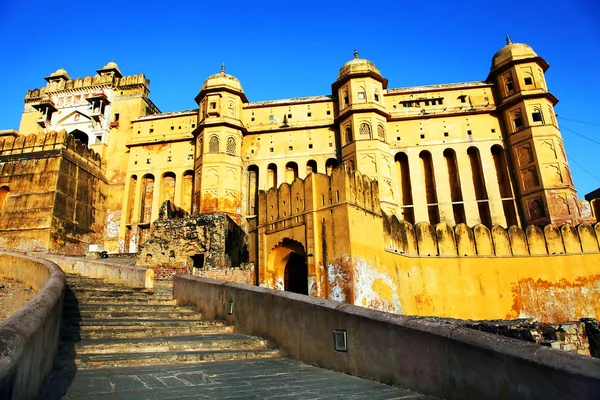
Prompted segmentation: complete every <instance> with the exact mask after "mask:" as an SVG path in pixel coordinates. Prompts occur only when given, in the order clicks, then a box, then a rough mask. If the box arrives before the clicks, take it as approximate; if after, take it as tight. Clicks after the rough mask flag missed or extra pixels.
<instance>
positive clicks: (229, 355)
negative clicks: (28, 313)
mask: <svg viewBox="0 0 600 400" xmlns="http://www.w3.org/2000/svg"><path fill="white" fill-rule="evenodd" d="M67 286H68V287H67V292H66V294H65V305H64V317H63V325H62V329H61V340H60V343H59V347H58V354H57V356H56V359H55V363H54V370H53V371H52V373H51V375H50V376H49V378H48V379H47V382H46V386H45V388H44V390H43V391H42V392H41V394H40V399H43V400H54V399H61V398H63V399H81V398H87V399H127V400H131V399H242V398H243V399H285V398H289V399H304V398H306V399H309V398H310V399H315V398H329V399H361V398H365V399H367V398H368V399H433V398H432V397H428V396H423V395H420V394H417V393H414V392H411V391H408V390H405V389H401V388H396V387H392V386H388V385H384V384H380V383H377V382H373V381H369V380H365V379H360V378H356V377H352V376H349V375H346V374H341V373H336V372H333V371H329V370H325V369H321V368H317V367H313V366H309V365H306V364H303V363H301V362H298V361H294V360H289V359H285V358H282V357H280V356H279V352H278V350H277V349H270V348H268V347H267V343H266V341H265V340H263V339H261V338H257V337H252V336H248V335H242V334H238V333H235V332H234V329H233V327H231V326H227V325H225V324H224V323H223V321H209V320H206V319H205V318H203V316H202V314H200V313H197V312H196V311H195V310H194V308H193V307H185V306H178V305H177V304H175V302H173V300H172V299H171V298H170V296H169V295H168V294H167V293H166V292H165V290H159V291H157V292H158V293H154V292H151V291H147V290H137V289H131V288H127V287H122V286H119V285H115V284H108V283H104V282H103V281H101V280H97V279H90V278H84V277H80V276H75V275H68V276H67Z"/></svg>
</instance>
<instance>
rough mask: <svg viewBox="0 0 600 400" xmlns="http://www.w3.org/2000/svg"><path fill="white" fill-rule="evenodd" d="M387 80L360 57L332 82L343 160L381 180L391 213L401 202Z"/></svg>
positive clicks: (383, 205)
mask: <svg viewBox="0 0 600 400" xmlns="http://www.w3.org/2000/svg"><path fill="white" fill-rule="evenodd" d="M385 89H387V79H385V78H384V77H382V76H381V72H379V69H377V67H376V66H375V64H373V63H372V62H371V61H369V60H366V59H364V58H360V57H359V56H358V51H356V50H354V58H353V59H352V60H350V61H348V62H347V63H345V64H344V65H343V66H342V68H341V69H340V72H339V73H338V79H337V81H335V82H334V83H333V85H332V92H333V96H334V97H337V99H338V103H339V110H340V111H339V113H338V116H337V118H336V122H337V124H338V127H339V130H340V144H341V153H342V154H341V155H342V160H343V161H345V162H346V163H347V164H349V165H350V166H351V167H352V168H354V169H357V170H359V171H360V172H361V173H363V174H365V175H367V176H369V177H370V178H372V179H377V181H378V182H379V199H380V204H381V208H382V209H383V210H384V211H385V212H387V213H391V212H392V210H394V211H395V209H396V207H397V202H396V201H395V200H394V195H393V190H392V182H393V181H392V169H391V167H392V163H393V160H391V159H390V146H389V144H388V143H387V140H386V134H387V121H388V119H389V117H390V114H389V113H388V111H387V110H386V107H385V103H384V97H383V93H384V90H385Z"/></svg>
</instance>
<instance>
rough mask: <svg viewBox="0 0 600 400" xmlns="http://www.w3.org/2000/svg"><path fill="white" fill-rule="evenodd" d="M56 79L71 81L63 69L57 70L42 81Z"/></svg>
mask: <svg viewBox="0 0 600 400" xmlns="http://www.w3.org/2000/svg"><path fill="white" fill-rule="evenodd" d="M56 78H64V79H66V80H71V77H70V76H69V73H68V72H67V70H66V69H64V68H59V69H57V70H56V71H55V72H53V73H51V74H50V76H47V77H45V78H44V79H45V80H47V81H50V80H51V79H56Z"/></svg>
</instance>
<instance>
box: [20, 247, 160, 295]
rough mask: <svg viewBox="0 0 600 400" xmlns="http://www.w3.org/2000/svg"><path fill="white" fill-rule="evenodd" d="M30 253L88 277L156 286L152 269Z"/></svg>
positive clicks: (131, 284) (141, 285)
mask: <svg viewBox="0 0 600 400" xmlns="http://www.w3.org/2000/svg"><path fill="white" fill-rule="evenodd" d="M28 254H31V255H35V256H37V257H42V258H44V259H46V260H49V261H52V262H53V263H56V264H58V266H59V267H61V268H62V270H63V271H65V272H66V273H70V274H77V275H83V276H87V277H88V278H101V279H105V280H106V281H107V282H110V283H120V284H122V285H125V286H130V287H133V288H146V289H152V288H153V287H154V271H153V270H151V269H147V268H141V267H133V266H129V265H118V264H114V263H110V262H107V261H100V260H92V259H89V258H82V257H67V256H59V255H55V254H47V253H28Z"/></svg>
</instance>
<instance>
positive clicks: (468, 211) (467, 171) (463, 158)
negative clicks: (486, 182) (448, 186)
mask: <svg viewBox="0 0 600 400" xmlns="http://www.w3.org/2000/svg"><path fill="white" fill-rule="evenodd" d="M456 164H457V166H458V175H459V176H460V186H461V189H462V195H463V202H464V204H465V218H466V220H467V225H469V226H473V225H477V224H480V223H481V219H480V218H479V208H478V207H477V201H476V198H475V187H474V186H473V171H472V170H471V163H470V162H469V156H468V155H467V149H465V148H463V149H456Z"/></svg>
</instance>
